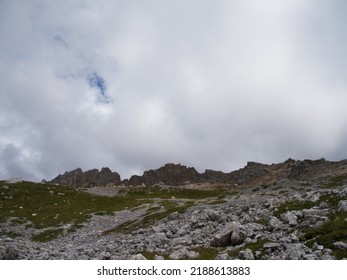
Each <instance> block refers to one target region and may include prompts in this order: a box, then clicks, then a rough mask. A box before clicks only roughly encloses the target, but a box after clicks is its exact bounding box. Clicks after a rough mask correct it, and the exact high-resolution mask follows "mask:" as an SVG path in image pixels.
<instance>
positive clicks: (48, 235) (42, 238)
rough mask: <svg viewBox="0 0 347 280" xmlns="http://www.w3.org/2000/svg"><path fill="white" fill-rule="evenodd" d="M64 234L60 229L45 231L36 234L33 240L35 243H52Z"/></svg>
mask: <svg viewBox="0 0 347 280" xmlns="http://www.w3.org/2000/svg"><path fill="white" fill-rule="evenodd" d="M62 234H63V229H62V228H58V229H48V230H44V231H43V232H41V233H39V234H36V235H35V236H33V238H32V240H33V241H35V242H48V241H51V240H53V239H55V238H57V237H58V236H60V235H62Z"/></svg>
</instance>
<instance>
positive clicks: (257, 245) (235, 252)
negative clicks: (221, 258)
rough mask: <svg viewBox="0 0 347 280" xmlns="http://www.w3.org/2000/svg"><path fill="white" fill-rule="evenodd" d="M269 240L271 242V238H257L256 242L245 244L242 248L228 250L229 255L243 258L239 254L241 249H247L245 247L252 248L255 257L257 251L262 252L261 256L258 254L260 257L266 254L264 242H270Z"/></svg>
mask: <svg viewBox="0 0 347 280" xmlns="http://www.w3.org/2000/svg"><path fill="white" fill-rule="evenodd" d="M268 242H269V240H267V239H260V240H257V241H256V242H253V243H248V244H246V245H245V246H243V247H242V248H238V249H232V250H230V251H229V252H228V255H229V256H230V257H232V258H233V259H240V258H241V257H240V255H239V253H240V251H242V250H245V249H250V250H251V251H252V252H253V254H254V257H255V252H256V251H260V252H261V254H260V256H258V259H259V258H261V257H262V256H263V255H264V253H263V246H264V244H265V243H268Z"/></svg>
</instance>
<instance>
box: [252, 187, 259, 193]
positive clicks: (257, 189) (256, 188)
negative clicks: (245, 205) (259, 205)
mask: <svg viewBox="0 0 347 280" xmlns="http://www.w3.org/2000/svg"><path fill="white" fill-rule="evenodd" d="M258 191H260V187H255V188H253V189H252V192H258Z"/></svg>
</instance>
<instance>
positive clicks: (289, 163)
mask: <svg viewBox="0 0 347 280" xmlns="http://www.w3.org/2000/svg"><path fill="white" fill-rule="evenodd" d="M346 166H347V161H346V160H344V161H339V162H330V161H326V160H325V159H320V160H303V161H300V160H293V159H288V160H286V161H285V162H282V163H277V164H271V165H268V164H262V163H257V162H248V163H247V165H246V166H245V167H243V168H240V169H239V170H235V171H231V172H229V173H224V172H221V171H215V170H209V169H207V170H205V172H204V173H199V172H198V171H196V170H195V168H193V167H186V166H184V165H181V164H173V163H168V164H165V165H164V166H162V167H160V168H158V169H151V170H148V171H145V172H144V173H143V175H141V176H138V175H134V176H131V178H130V179H126V180H123V181H121V179H120V176H119V174H118V173H117V172H112V171H111V170H110V169H109V168H107V167H104V168H102V169H101V170H100V171H98V170H97V169H92V170H89V171H86V172H83V171H82V170H81V169H80V168H77V169H75V170H73V171H70V172H65V173H64V174H63V175H59V176H58V177H56V178H55V179H53V180H52V181H51V182H52V183H58V184H61V185H68V186H74V187H92V186H98V185H107V184H115V185H119V184H124V185H127V186H130V185H132V186H137V185H143V184H144V185H146V186H152V185H154V184H159V183H163V184H165V185H171V186H179V185H183V184H185V183H188V182H189V183H191V184H196V183H211V184H214V183H220V184H238V185H259V184H274V183H276V182H277V181H279V180H282V179H289V180H306V179H307V178H310V177H321V176H325V175H329V174H330V173H331V172H332V171H333V170H334V172H335V173H336V174H337V175H338V174H339V173H341V174H344V173H346V170H345V169H346Z"/></svg>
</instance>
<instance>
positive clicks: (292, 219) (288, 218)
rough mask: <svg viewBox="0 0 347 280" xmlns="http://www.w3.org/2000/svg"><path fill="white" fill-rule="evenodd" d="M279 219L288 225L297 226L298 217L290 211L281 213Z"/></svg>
mask: <svg viewBox="0 0 347 280" xmlns="http://www.w3.org/2000/svg"><path fill="white" fill-rule="evenodd" d="M281 219H282V221H283V222H285V223H286V224H288V225H290V226H297V225H298V217H297V216H296V215H295V214H294V213H292V212H287V213H284V214H282V215H281Z"/></svg>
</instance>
